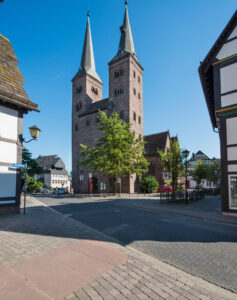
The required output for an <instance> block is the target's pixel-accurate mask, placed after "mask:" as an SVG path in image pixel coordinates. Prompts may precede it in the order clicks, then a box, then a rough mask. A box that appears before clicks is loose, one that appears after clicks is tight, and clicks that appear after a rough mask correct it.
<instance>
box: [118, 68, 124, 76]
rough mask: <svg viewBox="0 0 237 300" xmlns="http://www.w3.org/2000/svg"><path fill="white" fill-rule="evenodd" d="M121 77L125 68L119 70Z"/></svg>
mask: <svg viewBox="0 0 237 300" xmlns="http://www.w3.org/2000/svg"><path fill="white" fill-rule="evenodd" d="M119 75H120V76H122V75H123V68H121V69H120V70H119Z"/></svg>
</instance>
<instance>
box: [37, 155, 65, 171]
mask: <svg viewBox="0 0 237 300" xmlns="http://www.w3.org/2000/svg"><path fill="white" fill-rule="evenodd" d="M36 162H37V164H38V165H39V166H40V167H41V168H42V169H43V170H49V169H65V164H64V163H63V161H62V159H61V158H60V157H58V156H57V155H45V156H42V155H40V156H39V157H38V158H36Z"/></svg>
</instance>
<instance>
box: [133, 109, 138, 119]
mask: <svg viewBox="0 0 237 300" xmlns="http://www.w3.org/2000/svg"><path fill="white" fill-rule="evenodd" d="M136 119H137V114H136V113H135V111H134V112H133V120H134V121H136Z"/></svg>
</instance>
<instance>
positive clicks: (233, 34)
mask: <svg viewBox="0 0 237 300" xmlns="http://www.w3.org/2000/svg"><path fill="white" fill-rule="evenodd" d="M236 36H237V26H236V27H235V29H234V30H233V31H232V33H231V34H230V36H229V37H228V40H230V39H232V38H234V37H236Z"/></svg>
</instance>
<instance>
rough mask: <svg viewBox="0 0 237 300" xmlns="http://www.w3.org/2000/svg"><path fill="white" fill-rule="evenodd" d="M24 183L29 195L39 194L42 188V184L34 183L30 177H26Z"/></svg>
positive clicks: (39, 182)
mask: <svg viewBox="0 0 237 300" xmlns="http://www.w3.org/2000/svg"><path fill="white" fill-rule="evenodd" d="M26 181H27V191H28V192H29V193H39V192H41V190H42V188H43V186H44V184H43V182H41V181H36V180H34V179H33V178H32V177H30V176H27V177H26Z"/></svg>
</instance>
